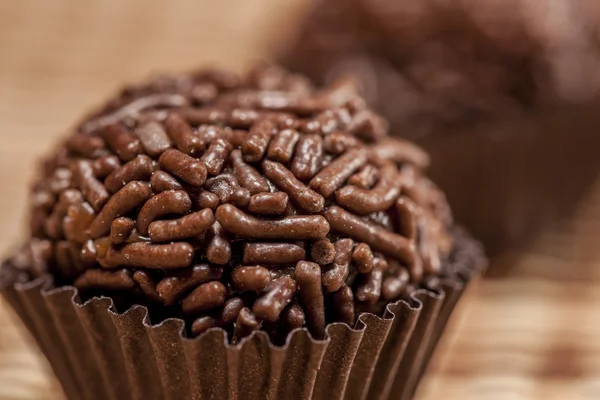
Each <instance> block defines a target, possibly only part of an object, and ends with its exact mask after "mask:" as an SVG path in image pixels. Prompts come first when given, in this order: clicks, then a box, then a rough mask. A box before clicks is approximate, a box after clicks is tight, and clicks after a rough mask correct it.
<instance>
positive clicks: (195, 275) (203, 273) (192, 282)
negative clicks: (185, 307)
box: [156, 264, 223, 305]
mask: <svg viewBox="0 0 600 400" xmlns="http://www.w3.org/2000/svg"><path fill="white" fill-rule="evenodd" d="M222 276H223V269H222V268H216V267H210V266H209V265H207V264H198V265H194V266H193V267H191V268H186V269H182V270H181V271H177V272H176V273H174V274H172V275H170V276H168V277H166V278H164V279H163V280H161V281H160V282H159V283H158V284H157V285H156V291H157V292H158V294H159V296H160V298H161V299H162V300H163V301H164V302H165V304H167V305H171V304H174V303H175V301H177V299H178V298H179V297H181V296H182V295H183V294H185V293H186V292H187V291H188V290H190V289H192V288H193V287H195V286H197V285H199V284H201V283H204V282H209V281H218V280H220V279H221V277H222Z"/></svg>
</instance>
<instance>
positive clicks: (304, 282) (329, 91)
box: [1, 66, 485, 399]
mask: <svg viewBox="0 0 600 400" xmlns="http://www.w3.org/2000/svg"><path fill="white" fill-rule="evenodd" d="M428 165H429V156H428V155H427V154H426V153H425V152H423V151H422V150H421V149H420V148H419V147H417V146H416V145H414V144H411V143H409V142H407V141H403V140H400V139H392V138H390V137H388V133H387V123H386V122H385V120H383V119H382V118H380V117H379V116H378V115H376V114H375V113H373V112H372V111H371V110H370V109H369V108H368V107H367V106H366V105H365V102H364V101H363V100H362V99H361V98H360V97H359V96H358V95H357V94H356V89H355V86H354V85H353V83H352V82H350V81H338V82H336V83H335V84H332V85H329V86H327V87H324V88H314V87H313V86H312V85H311V84H310V83H309V82H308V81H307V79H306V78H304V77H302V76H298V75H292V74H289V73H287V72H285V71H284V70H282V69H280V68H278V67H275V66H261V67H259V68H256V69H253V70H251V71H250V72H249V73H247V74H245V75H243V76H239V75H237V74H234V73H231V72H227V71H221V70H200V71H197V72H193V73H190V74H185V75H172V76H164V77H160V78H156V79H154V80H150V81H148V82H145V83H143V84H141V85H136V86H130V87H127V88H125V89H124V90H123V91H122V92H121V93H120V94H119V95H118V96H117V97H115V98H113V99H112V100H110V101H109V102H107V103H106V105H105V106H104V107H102V108H101V109H100V110H99V111H98V112H95V113H93V114H91V115H89V116H88V117H86V118H85V119H84V120H83V121H82V122H81V123H80V124H78V126H77V127H76V128H75V129H74V130H73V132H72V133H71V134H70V135H69V136H68V137H67V138H66V140H64V141H63V142H62V143H60V145H59V146H58V147H57V149H56V150H55V151H54V152H53V153H52V154H51V155H50V156H49V157H48V158H47V159H46V160H45V161H44V163H43V168H42V170H41V171H40V174H39V175H38V177H37V179H36V181H35V184H34V186H33V190H32V192H31V203H32V204H31V219H30V220H31V238H30V239H29V240H28V242H27V243H26V244H25V245H24V246H23V247H22V248H21V249H20V250H19V251H18V252H17V253H16V254H15V255H14V256H13V257H11V258H10V259H9V260H8V261H6V262H5V263H4V265H3V268H2V281H1V282H2V294H3V296H4V297H5V298H6V299H7V301H8V302H9V303H10V304H11V305H12V306H13V308H14V309H15V311H16V312H17V314H19V316H20V317H21V318H22V320H23V322H24V323H25V325H26V326H27V328H28V329H29V330H30V332H31V333H32V335H33V336H34V338H35V339H36V340H37V342H38V344H39V345H40V348H41V349H42V351H43V352H44V354H45V355H46V356H47V358H48V360H49V361H50V364H51V365H52V367H53V369H54V371H55V373H56V375H57V376H58V378H59V380H60V382H61V384H62V386H63V388H64V390H65V393H66V394H67V396H68V397H69V398H71V399H187V398H190V399H227V398H228V399H265V398H266V399H309V398H312V399H364V398H373V399H374V398H378V399H380V398H394V399H399V398H409V397H411V396H412V394H413V392H414V390H415V388H416V386H417V383H418V381H419V379H420V377H421V376H422V374H423V371H424V369H425V367H426V365H427V362H428V360H429V358H430V356H431V354H432V352H433V350H434V348H435V346H436V343H437V341H438V339H439V337H440V335H441V333H442V331H443V330H444V327H445V325H446V322H447V320H448V318H449V316H450V314H451V312H452V311H453V309H454V306H455V304H456V302H457V300H458V299H459V297H461V294H462V293H463V291H464V290H465V288H466V286H467V285H468V284H469V282H470V281H471V280H472V279H473V278H474V277H475V276H477V275H478V274H479V273H480V271H481V269H482V268H484V266H485V258H484V256H483V253H482V250H481V248H480V246H479V245H478V244H477V243H476V242H475V241H474V240H473V239H471V238H470V237H469V235H467V234H466V233H465V232H464V231H463V230H462V229H460V228H459V227H457V226H456V225H454V223H453V221H452V216H451V212H450V210H449V207H448V205H447V203H446V200H445V197H444V195H443V193H442V192H441V191H440V190H439V189H438V188H437V187H436V186H435V185H434V184H433V183H432V182H431V181H430V180H429V179H428V178H427V177H426V175H425V169H426V168H427V166H428Z"/></svg>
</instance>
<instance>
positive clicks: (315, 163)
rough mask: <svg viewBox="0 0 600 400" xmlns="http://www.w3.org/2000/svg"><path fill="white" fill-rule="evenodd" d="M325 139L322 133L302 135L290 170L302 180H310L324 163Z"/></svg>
mask: <svg viewBox="0 0 600 400" xmlns="http://www.w3.org/2000/svg"><path fill="white" fill-rule="evenodd" d="M323 153H324V151H323V139H322V138H321V136H320V135H302V136H301V137H300V140H299V141H298V145H297V146H296V153H295V154H294V159H293V161H292V166H291V168H290V170H291V171H292V173H293V174H294V176H296V178H298V179H300V180H301V181H308V180H310V179H311V178H312V177H313V176H315V174H316V173H317V172H319V170H320V169H321V166H322V163H323V155H324V154H323Z"/></svg>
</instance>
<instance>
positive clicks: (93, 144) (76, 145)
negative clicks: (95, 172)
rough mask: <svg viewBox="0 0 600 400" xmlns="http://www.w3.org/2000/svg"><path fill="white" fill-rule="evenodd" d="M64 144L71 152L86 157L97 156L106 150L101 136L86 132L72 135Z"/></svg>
mask: <svg viewBox="0 0 600 400" xmlns="http://www.w3.org/2000/svg"><path fill="white" fill-rule="evenodd" d="M66 146H67V149H69V150H70V151H72V152H73V153H75V154H77V155H79V156H83V157H87V158H96V157H99V156H100V155H102V154H104V152H105V151H106V143H105V142H104V140H102V138H100V137H98V136H92V135H86V134H77V135H73V136H72V137H70V138H69V139H67V142H66Z"/></svg>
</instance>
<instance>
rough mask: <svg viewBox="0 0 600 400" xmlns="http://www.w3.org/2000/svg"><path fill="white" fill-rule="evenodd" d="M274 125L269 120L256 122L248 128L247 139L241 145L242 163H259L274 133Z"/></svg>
mask: <svg viewBox="0 0 600 400" xmlns="http://www.w3.org/2000/svg"><path fill="white" fill-rule="evenodd" d="M275 130H276V125H275V123H274V122H273V121H271V120H269V119H264V120H261V121H257V122H256V123H255V124H253V125H252V127H251V128H250V132H249V133H248V138H247V139H246V140H245V141H244V143H242V154H243V156H244V161H246V162H257V161H260V160H261V159H262V158H263V157H264V155H265V152H266V151H267V147H268V146H269V142H270V141H271V137H272V136H273V135H274V134H275V133H276V131H275Z"/></svg>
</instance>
